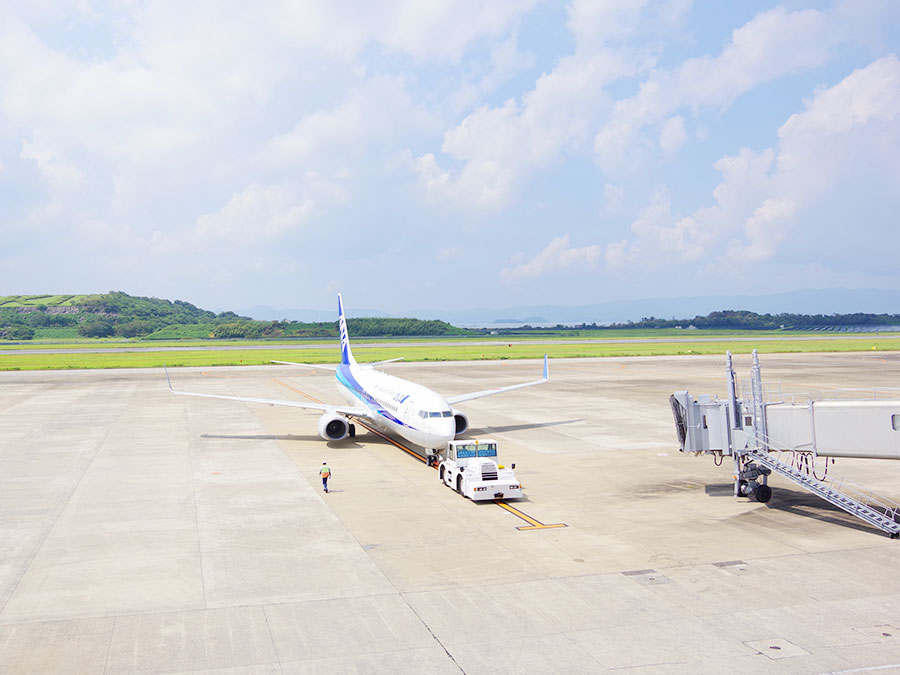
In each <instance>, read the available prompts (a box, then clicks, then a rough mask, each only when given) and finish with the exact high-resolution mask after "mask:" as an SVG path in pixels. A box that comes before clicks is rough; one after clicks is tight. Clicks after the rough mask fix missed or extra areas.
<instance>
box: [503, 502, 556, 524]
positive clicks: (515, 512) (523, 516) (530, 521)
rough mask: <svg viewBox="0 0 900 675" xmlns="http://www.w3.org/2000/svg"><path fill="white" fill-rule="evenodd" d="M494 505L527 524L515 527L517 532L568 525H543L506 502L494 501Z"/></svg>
mask: <svg viewBox="0 0 900 675" xmlns="http://www.w3.org/2000/svg"><path fill="white" fill-rule="evenodd" d="M494 503H495V504H496V505H497V506H499V507H500V508H501V509H506V510H507V511H509V512H510V513H511V514H513V515H514V516H518V517H519V518H521V519H522V520H524V521H525V522H526V523H528V525H523V526H521V527H517V528H516V529H517V530H548V529H552V528H554V527H568V525H566V524H565V523H550V524H548V525H545V524H544V523H542V522H541V521H539V520H537V519H535V518H532V517H531V516H529V515H528V514H527V513H522V512H521V511H519V509H516V508H513V507H512V506H510V505H509V504H507V503H506V502H501V501H496V502H494Z"/></svg>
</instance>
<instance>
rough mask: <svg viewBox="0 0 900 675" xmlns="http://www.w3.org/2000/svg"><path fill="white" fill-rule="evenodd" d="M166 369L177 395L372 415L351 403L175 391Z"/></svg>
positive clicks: (167, 379) (172, 390)
mask: <svg viewBox="0 0 900 675" xmlns="http://www.w3.org/2000/svg"><path fill="white" fill-rule="evenodd" d="M163 370H165V371H166V382H168V383H169V391H171V392H172V393H173V394H178V395H179V396H197V397H199V398H219V399H222V400H224V401H244V402H246V403H264V404H266V405H284V406H291V407H293V408H306V409H308V410H321V411H322V412H336V413H340V414H341V415H353V416H355V417H364V418H369V417H371V416H372V413H371V411H370V410H369V409H368V408H363V407H362V406H352V405H329V404H327V403H304V402H303V401H286V400H282V399H269V398H251V397H247V396H223V395H221V394H198V393H194V392H190V391H175V389H173V388H172V381H171V380H170V379H169V370H168V368H166V367H165V366H163Z"/></svg>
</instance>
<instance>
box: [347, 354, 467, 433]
mask: <svg viewBox="0 0 900 675" xmlns="http://www.w3.org/2000/svg"><path fill="white" fill-rule="evenodd" d="M335 383H336V385H337V389H338V392H339V393H340V394H341V396H342V397H343V398H344V399H345V400H346V401H347V402H348V403H351V404H353V405H359V404H360V403H361V404H362V405H364V406H366V407H367V408H368V409H369V410H370V411H371V412H372V416H371V417H369V418H368V421H374V422H375V424H376V425H377V426H379V427H381V429H382V431H387V432H392V433H396V434H398V435H399V436H402V437H403V438H405V439H406V440H408V441H410V442H411V443H414V444H415V445H418V446H421V447H423V448H435V449H440V448H444V447H446V445H447V443H449V442H450V441H451V440H453V437H454V436H455V435H456V420H455V419H454V416H453V411H452V409H451V408H450V404H449V403H447V400H446V399H445V398H444V397H443V396H441V395H440V394H438V393H437V392H434V391H432V390H431V389H429V388H428V387H423V386H422V385H420V384H415V383H414V382H410V381H408V380H404V379H402V378H400V377H394V376H393V375H388V374H387V373H383V372H381V371H378V370H374V369H372V368H365V367H361V366H359V365H357V364H341V365H339V366H338V367H337V370H336V373H335Z"/></svg>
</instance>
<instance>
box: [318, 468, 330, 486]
mask: <svg viewBox="0 0 900 675" xmlns="http://www.w3.org/2000/svg"><path fill="white" fill-rule="evenodd" d="M319 475H320V476H321V477H322V489H323V490H325V492H328V479H329V478H331V469H329V468H328V463H327V462H322V468H321V469H319Z"/></svg>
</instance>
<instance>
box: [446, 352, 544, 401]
mask: <svg viewBox="0 0 900 675" xmlns="http://www.w3.org/2000/svg"><path fill="white" fill-rule="evenodd" d="M549 379H550V370H549V368H548V364H547V355H546V354H544V376H543V377H542V378H541V379H539V380H535V381H534V382H523V383H522V384H513V385H510V386H508V387H497V388H496V389H484V390H483V391H473V392H471V393H469V394H459V395H457V396H446V397H445V399H446V401H447V403H449V404H450V405H453V404H454V403H462V402H463V401H471V400H472V399H473V398H482V397H483V396H493V395H494V394H502V393H503V392H505V391H512V390H513V389H521V388H522V387H532V386H534V385H536V384H543V383H544V382H546V381H547V380H549Z"/></svg>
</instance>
